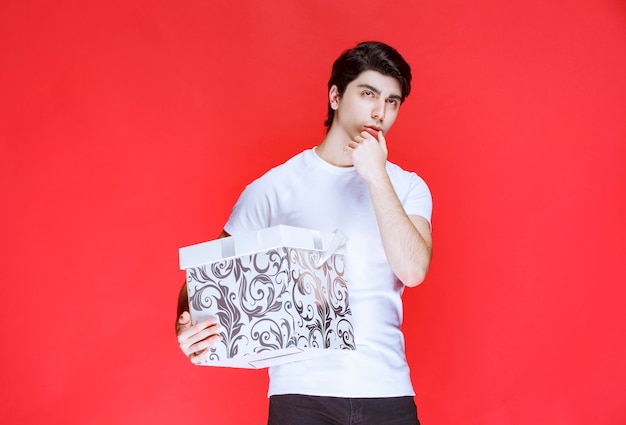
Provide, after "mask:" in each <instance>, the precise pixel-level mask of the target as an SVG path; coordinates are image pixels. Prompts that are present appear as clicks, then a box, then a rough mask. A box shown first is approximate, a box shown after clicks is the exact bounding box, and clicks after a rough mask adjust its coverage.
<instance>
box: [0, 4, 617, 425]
mask: <svg viewBox="0 0 626 425" xmlns="http://www.w3.org/2000/svg"><path fill="white" fill-rule="evenodd" d="M364 39H380V40H383V41H386V42H388V43H390V44H392V45H394V46H396V47H397V48H398V49H399V50H400V52H401V53H402V54H403V55H404V56H405V57H406V59H407V60H408V61H409V62H410V63H411V64H412V66H413V71H414V85H413V93H412V95H411V96H410V97H409V99H408V101H407V103H406V104H405V105H403V107H402V111H401V114H400V118H399V120H398V122H397V124H396V126H395V127H394V129H393V130H392V131H391V132H390V133H389V135H388V143H389V147H390V151H391V153H390V159H391V160H392V161H394V162H397V163H399V164H400V165H402V166H404V167H405V168H409V169H413V170H416V171H417V172H418V173H419V174H420V175H421V176H422V177H424V178H425V179H426V181H427V182H428V183H429V185H430V187H431V189H432V192H433V197H434V206H435V208H434V238H435V254H434V259H433V264H432V268H431V272H430V274H429V276H428V278H427V280H426V282H425V283H423V284H422V285H421V286H420V287H418V288H415V289H411V290H409V291H407V292H406V294H405V310H406V324H405V330H406V335H407V353H408V356H409V361H410V363H411V366H412V376H413V382H414V385H415V389H416V392H417V398H416V399H417V403H418V407H419V411H420V417H421V419H422V421H423V422H424V423H425V424H438V425H456V424H460V423H463V424H480V425H492V424H493V425H500V424H527V423H543V424H588V423H592V424H612V425H618V424H619V425H623V424H624V423H626V406H625V402H626V389H625V385H624V382H626V360H625V359H626V341H625V337H626V308H625V304H626V289H624V284H625V283H626V261H625V260H626V248H625V239H626V225H625V224H624V217H625V216H626V193H625V189H626V166H625V164H626V119H625V118H626V77H625V76H626V4H625V3H624V1H618V0H613V1H611V0H577V1H556V0H525V1H521V0H520V1H496V0H486V1H477V2H469V1H462V0H438V1H425V0H419V1H409V0H405V1H398V2H387V1H382V0H381V1H358V2H357V1H346V2H335V1H318V2H291V1H284V2H278V1H274V2H266V1H264V2H260V1H259V2H253V1H230V2H212V1H205V0H189V1H178V2H177V1H173V0H163V1H148V0H143V1H142V0H124V1H120V0H114V1H107V2H91V1H88V2H84V1H78V0H75V1H70V0H65V1H54V2H51V1H43V0H41V1H34V0H33V1H17V0H15V1H6V0H5V1H2V2H1V3H0V61H1V62H2V64H1V66H0V141H1V150H0V154H1V155H0V172H1V183H0V185H1V186H0V189H1V191H0V194H1V202H2V215H1V222H0V226H1V227H0V232H1V241H2V242H1V243H2V256H1V258H2V267H1V269H0V279H1V282H2V296H1V301H0V303H1V305H0V315H1V316H0V321H1V323H2V328H3V329H2V349H1V351H0V367H1V368H2V378H1V385H0V403H1V404H0V418H1V421H2V422H3V423H7V424H9V423H10V424H22V423H30V424H34V423H41V424H135V423H155V424H156V423H158V424H169V423H216V424H241V423H258V424H262V423H264V422H265V418H266V409H267V398H266V385H267V377H266V372H265V371H248V370H231V369H217V368H199V367H194V366H192V365H191V364H189V363H188V362H187V361H186V359H185V358H184V356H183V355H182V354H181V352H180V351H179V349H178V346H177V343H176V339H175V337H174V329H173V323H174V319H175V306H176V295H177V292H178V290H179V288H180V285H181V283H182V281H183V279H184V275H183V272H181V271H180V270H178V248H179V247H181V246H184V245H190V244H193V243H197V242H201V241H204V240H208V239H212V238H214V237H215V236H217V234H218V233H219V231H220V230H221V228H222V225H223V223H224V221H225V220H226V217H227V215H228V213H229V211H230V208H231V206H232V204H233V203H234V201H235V200H236V198H237V196H238V194H239V193H240V191H241V190H242V189H243V187H244V185H245V184H247V183H248V182H250V181H251V180H252V179H253V178H255V177H257V176H259V175H260V174H261V173H262V172H264V171H265V170H267V169H268V168H270V167H271V166H273V165H276V164H278V163H280V162H282V161H284V160H285V159H287V158H288V157H290V156H292V155H293V154H295V153H297V152H299V151H301V150H302V149H305V148H308V147H311V146H313V145H315V144H317V143H318V142H319V141H320V140H321V138H322V137H323V135H324V127H323V125H322V123H323V121H324V119H325V113H326V81H327V78H328V76H329V71H330V66H331V63H332V61H333V60H334V59H335V58H336V56H338V55H339V53H340V52H341V51H343V50H344V49H345V48H347V47H350V46H352V45H353V44H355V43H356V42H358V41H361V40H364Z"/></svg>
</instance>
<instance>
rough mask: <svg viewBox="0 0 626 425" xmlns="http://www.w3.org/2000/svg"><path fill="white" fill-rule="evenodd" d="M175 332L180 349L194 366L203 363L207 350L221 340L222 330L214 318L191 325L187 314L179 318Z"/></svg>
mask: <svg viewBox="0 0 626 425" xmlns="http://www.w3.org/2000/svg"><path fill="white" fill-rule="evenodd" d="M176 331H177V336H178V345H179V346H180V349H181V350H182V352H183V353H185V355H186V356H187V357H189V359H190V360H191V361H192V363H195V364H198V363H202V362H203V361H205V360H206V358H207V356H208V354H209V349H210V348H211V347H212V346H213V345H215V344H216V343H218V342H219V341H221V340H222V339H223V338H222V335H220V333H221V332H223V330H222V328H221V326H220V325H219V323H218V321H217V319H216V318H215V317H209V318H208V319H205V320H203V321H201V322H198V323H196V324H191V317H190V316H189V313H188V312H184V313H183V314H181V315H180V316H179V318H178V321H177V324H176Z"/></svg>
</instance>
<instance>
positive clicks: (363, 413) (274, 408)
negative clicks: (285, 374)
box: [268, 394, 420, 425]
mask: <svg viewBox="0 0 626 425" xmlns="http://www.w3.org/2000/svg"><path fill="white" fill-rule="evenodd" d="M419 423H420V422H419V420H418V419H417V407H416V406H415V402H414V401H413V397H390V398H339V397H317V396H306V395H297V394H287V395H274V396H271V397H270V412H269V420H268V425H419Z"/></svg>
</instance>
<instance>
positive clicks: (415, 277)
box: [398, 266, 428, 288]
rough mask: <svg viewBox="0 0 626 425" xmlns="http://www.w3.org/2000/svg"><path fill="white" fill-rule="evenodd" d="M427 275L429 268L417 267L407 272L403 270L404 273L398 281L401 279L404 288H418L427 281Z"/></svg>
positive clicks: (399, 276)
mask: <svg viewBox="0 0 626 425" xmlns="http://www.w3.org/2000/svg"><path fill="white" fill-rule="evenodd" d="M427 273H428V267H423V266H416V267H412V268H410V269H407V270H403V272H402V273H400V274H399V275H398V279H400V281H401V282H402V283H403V284H404V286H408V287H409V288H413V287H416V286H418V285H419V284H420V283H422V282H423V281H424V280H425V279H426V274H427Z"/></svg>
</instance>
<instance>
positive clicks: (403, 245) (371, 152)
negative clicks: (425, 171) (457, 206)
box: [347, 132, 432, 286]
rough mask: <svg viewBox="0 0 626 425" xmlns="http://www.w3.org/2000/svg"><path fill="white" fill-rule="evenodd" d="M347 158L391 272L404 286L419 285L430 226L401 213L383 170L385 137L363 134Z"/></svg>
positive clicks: (429, 248) (429, 247)
mask: <svg viewBox="0 0 626 425" xmlns="http://www.w3.org/2000/svg"><path fill="white" fill-rule="evenodd" d="M347 154H348V155H351V156H352V161H353V164H354V166H355V167H356V169H357V171H358V172H359V174H360V175H361V176H362V177H363V178H364V179H365V181H366V182H367V184H368V188H369V191H370V197H371V199H372V204H373V207H374V212H375V213H376V220H377V221H378V227H379V228H380V234H381V237H382V241H383V247H384V249H385V254H386V255H387V260H388V261H389V265H390V266H391V269H392V270H393V272H394V273H395V275H396V276H397V277H398V279H400V280H401V281H402V282H403V283H404V284H405V285H406V286H417V285H419V284H420V283H422V281H423V280H424V279H425V278H426V273H427V272H428V268H429V266H430V259H431V256H432V236H431V232H430V223H428V220H426V219H425V218H424V217H420V216H417V215H411V216H408V215H407V214H406V212H405V211H404V208H403V207H402V203H401V202H400V200H399V199H398V195H397V194H396V192H395V190H394V189H393V186H392V184H391V180H390V179H389V175H388V174H387V170H386V168H385V164H386V161H387V143H386V140H385V137H384V136H383V134H382V132H380V133H379V134H378V140H376V139H375V138H374V137H373V136H372V135H371V134H369V133H367V132H363V133H361V135H360V136H357V137H356V138H355V139H354V141H353V142H351V143H350V145H349V146H348V148H347Z"/></svg>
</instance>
